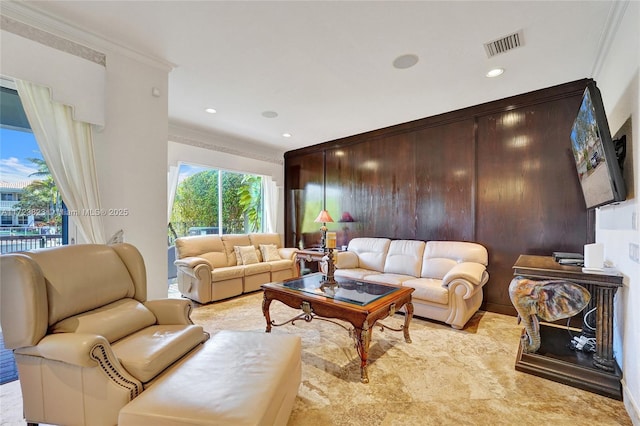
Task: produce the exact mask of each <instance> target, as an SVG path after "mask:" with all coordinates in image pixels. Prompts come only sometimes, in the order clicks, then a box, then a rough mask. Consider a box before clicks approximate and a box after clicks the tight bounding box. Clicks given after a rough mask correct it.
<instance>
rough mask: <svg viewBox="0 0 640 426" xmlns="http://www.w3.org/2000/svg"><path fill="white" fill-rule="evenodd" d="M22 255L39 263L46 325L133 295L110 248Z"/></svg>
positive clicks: (84, 247)
mask: <svg viewBox="0 0 640 426" xmlns="http://www.w3.org/2000/svg"><path fill="white" fill-rule="evenodd" d="M24 254H25V255H26V256H28V257H30V258H32V259H33V260H34V261H35V262H36V263H37V264H38V266H39V268H40V270H41V271H42V275H43V276H44V280H45V284H46V288H47V299H48V306H49V313H48V314H49V315H48V324H49V325H52V324H55V323H57V322H58V321H60V320H62V319H65V318H67V317H70V316H73V315H76V314H79V313H81V312H86V311H89V310H92V309H95V308H98V307H101V306H103V305H107V304H109V303H111V302H115V301H117V300H120V299H123V298H127V297H129V298H133V297H135V296H136V291H135V286H134V283H133V279H132V277H131V274H130V273H129V270H128V268H127V265H126V264H125V263H124V262H123V260H122V259H121V258H120V256H119V255H118V253H117V252H116V251H115V250H114V249H113V247H111V246H108V245H102V244H78V245H70V246H63V247H56V248H52V249H43V250H38V251H33V252H26V253H24ZM139 262H142V258H141V257H140V259H139Z"/></svg>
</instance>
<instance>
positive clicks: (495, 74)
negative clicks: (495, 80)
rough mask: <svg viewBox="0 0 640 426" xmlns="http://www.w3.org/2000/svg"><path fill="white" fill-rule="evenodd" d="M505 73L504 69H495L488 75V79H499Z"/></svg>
mask: <svg viewBox="0 0 640 426" xmlns="http://www.w3.org/2000/svg"><path fill="white" fill-rule="evenodd" d="M503 72H504V68H494V69H492V70H490V71H489V72H488V73H487V77H489V78H492V77H497V76H499V75H502V73H503Z"/></svg>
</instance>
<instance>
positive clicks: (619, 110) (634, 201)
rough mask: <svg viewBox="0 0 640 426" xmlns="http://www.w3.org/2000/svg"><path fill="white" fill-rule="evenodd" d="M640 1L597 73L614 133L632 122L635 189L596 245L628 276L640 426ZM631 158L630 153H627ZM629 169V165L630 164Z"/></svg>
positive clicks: (623, 334)
mask: <svg viewBox="0 0 640 426" xmlns="http://www.w3.org/2000/svg"><path fill="white" fill-rule="evenodd" d="M639 27H640V3H639V2H635V1H631V2H629V4H628V7H627V9H626V11H625V13H624V16H623V17H622V20H621V22H620V24H619V25H618V27H617V28H618V30H617V33H616V35H615V39H614V40H613V42H612V43H611V46H610V47H609V49H608V51H607V54H606V56H605V57H604V62H603V66H602V68H601V70H600V71H599V72H598V73H597V74H596V75H594V79H595V80H596V82H597V84H598V87H599V88H600V91H601V92H602V98H603V101H604V104H605V109H606V111H607V118H608V121H609V127H610V128H611V133H612V135H615V134H616V133H617V132H618V130H619V129H620V128H621V127H622V126H623V125H624V124H625V122H627V120H628V119H629V117H631V119H632V128H631V135H629V134H627V144H629V137H630V136H631V138H632V144H633V145H632V147H631V151H632V157H633V158H632V159H628V160H627V161H626V164H627V165H630V164H632V169H633V176H632V177H630V179H628V180H627V185H628V186H629V185H630V186H631V187H632V188H633V192H634V193H632V194H630V197H628V198H627V201H625V202H623V203H620V204H618V205H615V206H607V207H602V208H600V209H598V211H597V214H596V241H597V242H599V243H603V244H604V246H605V258H606V259H607V260H609V261H611V262H612V263H613V264H614V266H615V267H616V268H617V269H618V270H620V271H621V272H622V274H623V275H624V277H625V278H624V286H623V287H622V288H620V289H619V290H618V292H617V295H616V304H615V308H614V309H615V318H614V328H615V337H614V356H615V358H616V360H617V361H618V363H619V364H621V367H622V371H623V398H624V404H625V407H626V408H627V412H628V413H629V415H630V417H631V419H632V421H633V424H634V425H640V409H639V407H640V309H638V307H639V306H640V265H639V264H638V263H635V262H633V261H632V260H631V259H630V258H629V244H630V243H635V244H638V243H640V231H638V221H639V219H636V225H635V229H634V228H633V226H632V219H633V217H634V215H635V216H636V217H637V215H638V214H640V201H639V198H638V191H639V190H640V159H639V158H640V84H639V80H640V58H639V52H640V30H639ZM627 155H629V152H628V153H627ZM627 167H628V166H627Z"/></svg>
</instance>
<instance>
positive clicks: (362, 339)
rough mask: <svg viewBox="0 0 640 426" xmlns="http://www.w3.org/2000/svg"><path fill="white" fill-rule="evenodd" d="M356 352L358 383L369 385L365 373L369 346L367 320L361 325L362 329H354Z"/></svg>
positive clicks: (369, 337)
mask: <svg viewBox="0 0 640 426" xmlns="http://www.w3.org/2000/svg"><path fill="white" fill-rule="evenodd" d="M355 340H356V350H357V351H358V355H360V381H361V382H362V383H369V374H368V373H367V358H368V357H369V344H370V343H371V330H369V322H368V321H367V320H365V321H364V323H363V324H362V328H357V327H356V328H355Z"/></svg>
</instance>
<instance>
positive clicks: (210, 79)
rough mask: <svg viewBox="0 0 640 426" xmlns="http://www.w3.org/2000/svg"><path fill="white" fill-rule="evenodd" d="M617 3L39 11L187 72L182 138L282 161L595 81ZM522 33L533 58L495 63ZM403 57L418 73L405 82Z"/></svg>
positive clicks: (102, 6)
mask: <svg viewBox="0 0 640 426" xmlns="http://www.w3.org/2000/svg"><path fill="white" fill-rule="evenodd" d="M615 3H616V2H614V1H568V2H558V1H497V2H485V1H466V2H462V1H446V2H445V1H413V2H403V1H374V2H368V1H353V2H347V1H342V2H337V1H317V2H310V1H288V2H287V1H279V2H269V1H258V2H244V1H233V2H231V1H229V2H222V1H139V2H138V1H79V2H77V1H29V2H27V4H28V5H30V6H31V7H33V8H36V9H38V10H40V11H42V12H45V13H47V14H50V15H52V16H54V17H56V18H59V19H60V20H62V21H63V22H66V23H71V24H72V25H74V26H75V27H78V28H80V29H83V30H86V31H89V32H91V33H93V34H95V35H98V36H101V37H103V38H106V39H107V40H109V41H111V42H114V43H116V44H120V45H122V46H126V47H127V48H129V49H132V50H135V51H138V52H141V53H144V54H146V55H151V56H154V57H158V58H162V59H164V60H166V61H168V62H170V63H173V64H175V68H174V69H173V70H172V71H171V72H170V74H169V119H170V123H171V124H172V125H174V126H177V127H178V128H187V129H193V130H197V131H199V132H204V133H211V134H213V135H216V134H223V135H227V136H229V135H230V136H235V137H237V138H239V139H241V140H248V141H252V142H258V143H261V144H265V145H266V147H269V148H272V149H275V150H277V151H280V152H283V151H288V150H291V149H296V148H300V147H303V146H308V145H313V144H316V143H321V142H325V141H329V140H333V139H337V138H342V137H346V136H350V135H354V134H358V133H362V132H366V131H369V130H374V129H378V128H382V127H387V126H391V125H394V124H398V123H403V122H407V121H411V120H415V119H419V118H423V117H428V116H432V115H436V114H439V113H443V112H447V111H452V110H455V109H459V108H464V107H468V106H472V105H477V104H480V103H483V102H487V101H491V100H496V99H501V98H505V97H508V96H512V95H516V94H519V93H524V92H528V91H532V90H536V89H541V88H544V87H549V86H553V85H556V84H560V83H565V82H568V81H573V80H577V79H580V78H585V77H593V75H594V73H596V72H597V68H598V66H599V61H600V60H601V56H602V50H603V49H604V48H603V45H604V42H605V40H606V35H607V33H608V32H609V31H611V29H610V28H609V27H611V24H610V23H609V21H610V20H611V18H610V14H611V13H612V9H613V8H614V7H615ZM516 31H522V33H521V34H522V38H523V43H522V46H520V47H518V48H516V49H513V50H510V51H507V52H505V53H501V54H498V55H496V56H494V57H492V58H488V57H487V54H486V52H485V49H484V46H483V44H484V43H486V42H490V41H493V40H496V39H499V38H501V37H503V36H505V35H507V34H510V33H513V32H516ZM404 54H414V55H417V56H418V58H419V60H418V62H417V64H416V65H415V66H413V67H411V68H406V69H397V68H394V66H393V65H392V63H393V61H394V59H396V58H397V57H398V56H400V55H404ZM495 67H501V68H504V70H505V72H504V74H502V75H501V76H499V77H497V78H487V77H486V76H485V74H486V73H487V71H489V70H490V69H492V68H495ZM208 107H211V108H215V109H216V111H217V113H215V114H209V113H206V112H205V108H208ZM265 112H276V113H277V117H275V118H268V117H265V116H264V115H263V114H264V113H265ZM283 133H289V134H291V137H288V138H287V137H283V136H282V135H283Z"/></svg>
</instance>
